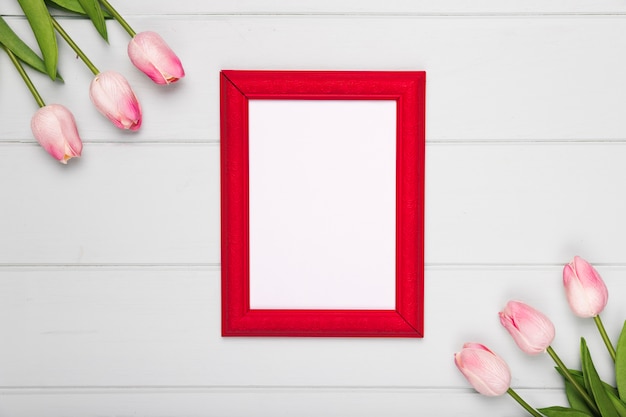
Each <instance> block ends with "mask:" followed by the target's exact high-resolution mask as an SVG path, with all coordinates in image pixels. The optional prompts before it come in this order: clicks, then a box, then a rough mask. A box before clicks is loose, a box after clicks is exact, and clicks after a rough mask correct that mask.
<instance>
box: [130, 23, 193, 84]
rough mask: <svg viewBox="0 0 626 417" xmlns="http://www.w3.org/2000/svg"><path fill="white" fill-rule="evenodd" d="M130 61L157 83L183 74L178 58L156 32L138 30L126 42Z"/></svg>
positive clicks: (169, 81) (172, 80)
mask: <svg viewBox="0 0 626 417" xmlns="http://www.w3.org/2000/svg"><path fill="white" fill-rule="evenodd" d="M128 56H129V58H130V61H131V62H132V63H133V65H135V66H136V67H137V68H139V70H141V71H142V72H143V73H144V74H146V75H147V76H148V77H150V78H151V79H152V81H154V82H155V83H157V84H170V83H174V82H176V81H178V80H179V79H181V78H183V77H184V76H185V70H184V69H183V65H182V64H181V63H180V59H178V57H177V56H176V54H175V53H174V51H172V50H171V49H170V47H169V46H168V45H167V43H165V41H164V40H163V38H161V36H160V35H159V34H158V33H156V32H140V33H138V34H136V35H135V36H134V37H133V38H132V39H131V40H130V42H129V43H128Z"/></svg>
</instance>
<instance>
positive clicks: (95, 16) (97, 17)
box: [78, 0, 108, 42]
mask: <svg viewBox="0 0 626 417" xmlns="http://www.w3.org/2000/svg"><path fill="white" fill-rule="evenodd" d="M78 2H79V3H80V5H81V6H82V7H83V9H84V10H85V12H87V16H89V18H90V19H91V21H92V22H93V25H94V26H95V27H96V30H97V31H98V33H99V34H100V36H102V38H103V39H104V40H105V41H107V42H108V37H107V26H106V23H105V21H104V15H103V14H102V9H101V8H100V2H99V1H98V0H78Z"/></svg>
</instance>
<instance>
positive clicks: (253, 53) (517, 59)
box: [0, 2, 626, 143]
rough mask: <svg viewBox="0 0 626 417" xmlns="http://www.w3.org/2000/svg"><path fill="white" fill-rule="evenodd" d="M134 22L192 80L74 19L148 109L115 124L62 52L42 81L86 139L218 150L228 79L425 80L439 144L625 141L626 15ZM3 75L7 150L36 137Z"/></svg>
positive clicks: (15, 82) (1, 110) (26, 103)
mask: <svg viewBox="0 0 626 417" xmlns="http://www.w3.org/2000/svg"><path fill="white" fill-rule="evenodd" d="M209 3H210V2H209ZM625 7H626V6H625ZM10 20H11V22H15V23H19V22H16V19H15V18H13V19H10ZM130 20H131V23H132V24H133V25H135V26H136V27H138V28H141V29H153V30H157V31H159V32H161V33H162V34H163V36H164V37H165V38H166V39H167V40H168V42H169V43H170V44H171V45H172V47H173V48H174V49H175V50H176V51H177V53H178V54H179V56H180V57H181V59H182V61H183V63H184V64H185V68H186V70H187V77H186V78H185V79H183V80H182V81H181V82H180V83H179V84H176V85H173V86H170V87H168V88H159V87H157V86H155V85H153V84H152V82H151V81H150V80H148V79H147V78H146V77H145V76H143V74H141V73H139V72H138V71H137V70H135V69H134V68H133V67H132V66H131V64H130V63H129V62H128V58H127V56H126V52H125V45H126V42H127V40H128V39H127V38H128V37H127V35H126V34H125V33H123V32H122V31H121V30H120V29H119V28H117V27H115V26H113V27H112V28H111V34H110V36H111V47H107V46H106V45H105V43H104V42H103V41H102V40H101V39H99V38H98V37H97V35H96V34H95V31H94V30H93V29H92V28H91V27H90V23H89V22H86V21H76V20H68V19H63V24H66V25H67V29H68V30H69V31H71V32H72V33H74V34H78V36H80V38H81V46H83V48H84V49H85V50H86V51H90V52H91V51H93V52H92V55H91V56H92V58H93V60H94V62H95V63H96V64H97V65H99V66H101V67H102V68H109V69H116V70H120V71H122V72H124V73H125V74H126V75H127V76H128V78H129V80H130V81H131V83H132V85H133V86H134V87H135V90H136V91H137V94H138V96H139V98H140V100H141V102H142V105H143V107H144V125H143V126H142V130H141V131H140V132H138V133H136V134H135V133H133V134H126V133H125V132H120V131H119V130H117V129H116V128H114V127H112V126H111V125H110V123H109V122H108V121H107V120H105V119H104V118H103V117H102V116H100V115H99V114H98V113H97V112H96V110H95V109H94V108H93V106H91V103H90V102H89V99H88V96H87V89H88V85H89V82H90V80H91V73H90V72H89V71H87V70H86V68H85V67H84V66H83V65H82V64H81V63H80V62H78V61H77V60H76V59H75V58H74V54H73V53H71V52H70V51H69V50H68V48H67V47H63V48H62V57H61V70H62V72H63V74H64V76H65V77H66V80H67V81H66V83H65V85H64V86H60V85H57V86H52V85H51V84H50V83H49V82H47V80H45V79H44V78H43V77H35V78H36V81H37V85H38V86H41V89H42V92H43V93H44V96H45V97H46V98H47V99H48V100H49V101H51V102H53V101H58V102H62V103H65V104H67V105H68V107H70V108H71V109H72V110H73V111H74V112H75V114H76V117H77V119H78V123H79V129H80V132H81V134H82V136H83V139H84V140H87V141H109V142H111V141H122V142H126V141H130V142H136V141H149V142H153V141H168V142H175V143H176V142H179V141H200V142H210V141H213V142H215V141H217V140H218V138H219V84H218V76H219V71H220V70H221V69H323V70H342V69H344V70H345V69H354V70H364V69H369V70H426V71H427V78H428V80H427V100H426V101H427V113H426V114H427V138H428V140H429V141H454V140H463V141H466V140H477V141H484V140H490V141H491V140H493V141H497V140H624V139H626V119H625V118H624V117H622V115H623V114H626V101H624V100H623V97H625V96H626V79H625V78H624V76H623V74H624V73H625V71H626V56H625V55H624V54H623V53H622V52H623V51H624V50H626V36H625V35H626V29H625V28H626V24H625V20H626V16H611V17H606V16H595V17H577V16H573V17H534V18H532V17H507V18H494V17H454V18H451V17H393V16H388V17H381V16H361V17H354V16H278V17H277V16H253V17H250V16H205V15H199V16H183V17H180V16H167V17H154V18H152V17H132V16H131V18H130ZM21 23H23V24H25V23H24V22H21ZM0 72H1V73H2V74H3V77H2V78H0V91H3V92H5V91H6V92H7V93H3V94H2V95H0V114H1V115H2V130H1V132H0V140H4V141H16V140H17V141H33V138H32V134H31V132H30V129H29V123H30V117H31V114H32V112H34V109H35V105H34V102H33V101H32V99H31V98H30V97H29V95H28V93H27V92H26V90H25V88H24V87H23V85H22V84H21V81H20V80H19V78H18V76H17V74H15V71H13V70H12V69H11V68H10V63H9V62H8V59H7V58H6V57H3V56H0Z"/></svg>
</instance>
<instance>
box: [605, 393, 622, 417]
mask: <svg viewBox="0 0 626 417" xmlns="http://www.w3.org/2000/svg"><path fill="white" fill-rule="evenodd" d="M606 393H607V395H608V396H609V399H610V400H611V402H612V403H613V407H615V410H616V411H617V413H618V414H619V417H626V404H625V403H624V402H623V401H622V400H620V399H619V398H618V396H617V394H615V393H614V392H613V391H610V390H608V391H607V392H606Z"/></svg>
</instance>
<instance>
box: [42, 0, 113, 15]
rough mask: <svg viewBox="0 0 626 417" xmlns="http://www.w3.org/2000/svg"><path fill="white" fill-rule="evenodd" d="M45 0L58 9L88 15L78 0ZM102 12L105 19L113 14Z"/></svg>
mask: <svg viewBox="0 0 626 417" xmlns="http://www.w3.org/2000/svg"><path fill="white" fill-rule="evenodd" d="M45 1H46V4H47V5H48V6H51V7H55V8H57V9H61V10H65V11H68V12H72V13H76V14H81V15H84V16H86V15H87V13H86V12H85V9H83V6H81V5H80V3H79V2H78V0H45ZM101 10H102V9H101ZM102 14H103V16H104V18H105V19H107V18H110V17H111V15H109V14H108V13H107V11H106V10H102Z"/></svg>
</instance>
